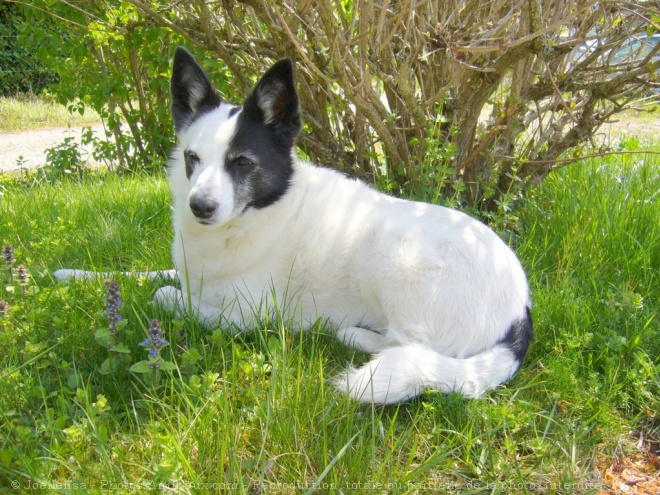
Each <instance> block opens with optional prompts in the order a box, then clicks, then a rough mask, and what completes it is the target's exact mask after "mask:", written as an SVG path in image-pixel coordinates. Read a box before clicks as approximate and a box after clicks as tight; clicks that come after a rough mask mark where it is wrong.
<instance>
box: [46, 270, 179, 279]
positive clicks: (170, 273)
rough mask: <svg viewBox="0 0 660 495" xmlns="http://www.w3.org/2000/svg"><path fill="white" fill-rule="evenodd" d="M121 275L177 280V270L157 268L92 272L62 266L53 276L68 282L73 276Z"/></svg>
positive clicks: (84, 277)
mask: <svg viewBox="0 0 660 495" xmlns="http://www.w3.org/2000/svg"><path fill="white" fill-rule="evenodd" d="M117 275H121V276H124V277H129V278H146V279H147V280H157V279H163V280H176V278H177V274H176V270H157V271H153V272H92V271H88V270H72V269H69V268H62V269H60V270H56V271H55V272H53V278H54V279H55V280H57V281H58V282H66V281H67V280H69V279H71V278H76V279H85V280H92V279H99V278H112V277H115V276H117Z"/></svg>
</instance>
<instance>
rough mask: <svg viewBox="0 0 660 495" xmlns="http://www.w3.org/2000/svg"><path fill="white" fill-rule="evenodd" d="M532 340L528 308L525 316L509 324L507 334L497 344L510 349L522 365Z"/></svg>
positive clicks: (530, 318)
mask: <svg viewBox="0 0 660 495" xmlns="http://www.w3.org/2000/svg"><path fill="white" fill-rule="evenodd" d="M533 339H534V332H533V331H532V314H531V312H530V310H529V308H526V313H525V316H524V317H523V318H521V319H520V320H517V321H514V322H513V323H512V324H511V327H510V328H509V330H508V332H507V333H506V335H505V336H504V338H503V339H502V340H501V341H500V342H499V343H500V344H504V345H506V346H507V347H508V348H509V349H511V352H513V354H514V355H515V356H516V360H517V361H518V362H519V363H520V364H522V362H523V359H525V354H527V349H528V348H529V344H530V342H531V341H532V340H533Z"/></svg>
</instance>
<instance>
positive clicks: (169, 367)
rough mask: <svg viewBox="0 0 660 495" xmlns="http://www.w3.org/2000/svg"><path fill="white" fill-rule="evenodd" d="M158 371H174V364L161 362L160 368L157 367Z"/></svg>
mask: <svg viewBox="0 0 660 495" xmlns="http://www.w3.org/2000/svg"><path fill="white" fill-rule="evenodd" d="M158 369H159V370H164V371H172V370H175V369H176V364H174V363H172V362H170V361H163V362H161V363H160V366H159V367H158Z"/></svg>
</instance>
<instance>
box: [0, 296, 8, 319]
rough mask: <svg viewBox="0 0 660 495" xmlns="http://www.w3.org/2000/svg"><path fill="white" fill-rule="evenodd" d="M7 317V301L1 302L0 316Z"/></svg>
mask: <svg viewBox="0 0 660 495" xmlns="http://www.w3.org/2000/svg"><path fill="white" fill-rule="evenodd" d="M6 315H7V301H5V300H2V301H0V316H6Z"/></svg>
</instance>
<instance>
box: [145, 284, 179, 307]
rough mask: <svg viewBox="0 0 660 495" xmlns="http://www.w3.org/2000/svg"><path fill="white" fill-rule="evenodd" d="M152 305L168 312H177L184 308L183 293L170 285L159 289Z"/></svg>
mask: <svg viewBox="0 0 660 495" xmlns="http://www.w3.org/2000/svg"><path fill="white" fill-rule="evenodd" d="M153 303H154V304H155V305H157V306H160V307H161V308H163V309H166V310H168V311H173V312H177V311H180V310H182V309H184V310H185V308H186V301H185V300H184V297H183V293H182V292H181V291H180V290H179V289H177V288H176V287H173V286H171V285H166V286H165V287H161V288H160V289H158V290H157V291H156V293H155V294H154V298H153Z"/></svg>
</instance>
